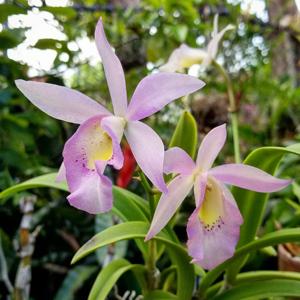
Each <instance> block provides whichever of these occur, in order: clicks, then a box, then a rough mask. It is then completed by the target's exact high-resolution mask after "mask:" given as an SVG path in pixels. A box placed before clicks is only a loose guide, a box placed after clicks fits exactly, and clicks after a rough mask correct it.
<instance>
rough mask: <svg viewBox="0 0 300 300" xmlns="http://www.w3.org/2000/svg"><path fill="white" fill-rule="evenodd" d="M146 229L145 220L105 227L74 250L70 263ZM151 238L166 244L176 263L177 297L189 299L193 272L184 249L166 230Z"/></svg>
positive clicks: (138, 235)
mask: <svg viewBox="0 0 300 300" xmlns="http://www.w3.org/2000/svg"><path fill="white" fill-rule="evenodd" d="M148 229H149V225H148V224H147V223H145V222H126V223H122V224H118V225H115V226H113V227H110V228H107V229H106V230H104V231H102V232H100V233H98V234H96V235H95V236H94V237H92V238H91V239H90V240H89V241H88V242H86V243H85V244H84V245H83V246H82V247H81V248H80V249H79V250H78V251H77V252H76V254H75V256H74V257H73V259H72V262H71V263H72V264H73V263H76V262H77V261H79V260H80V259H82V258H83V257H85V256H86V255H88V254H90V253H91V252H93V251H95V250H96V249H98V248H100V247H103V246H106V245H108V244H111V243H116V242H118V241H121V240H128V239H144V238H145V236H146V234H147V232H148ZM153 239H155V240H157V241H158V242H162V243H163V244H164V245H165V246H166V249H167V251H168V253H169V255H170V257H171V260H172V261H173V264H175V265H176V268H177V286H178V288H177V296H178V299H190V298H191V297H192V293H193V287H194V279H195V272H194V267H193V266H192V265H191V264H190V258H189V256H188V255H187V253H186V250H185V249H184V248H183V247H182V246H180V245H179V244H176V243H174V242H173V241H172V240H170V239H169V238H168V235H167V232H166V231H163V232H161V233H160V234H159V235H157V236H155V237H154V238H153Z"/></svg>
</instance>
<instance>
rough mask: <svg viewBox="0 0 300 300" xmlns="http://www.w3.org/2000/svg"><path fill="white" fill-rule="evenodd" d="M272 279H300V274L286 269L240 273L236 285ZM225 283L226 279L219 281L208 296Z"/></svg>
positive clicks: (209, 290)
mask: <svg viewBox="0 0 300 300" xmlns="http://www.w3.org/2000/svg"><path fill="white" fill-rule="evenodd" d="M270 279H292V280H298V281H300V274H299V273H297V272H285V271H253V272H245V273H241V274H238V276H237V278H236V282H235V285H239V284H242V283H249V282H253V281H261V280H270ZM224 284H225V281H221V282H218V283H217V284H215V285H213V286H212V287H211V288H209V289H208V291H207V298H208V299H211V298H212V297H213V296H214V295H216V294H217V293H218V291H219V290H220V289H221V288H222V286H223V285H224Z"/></svg>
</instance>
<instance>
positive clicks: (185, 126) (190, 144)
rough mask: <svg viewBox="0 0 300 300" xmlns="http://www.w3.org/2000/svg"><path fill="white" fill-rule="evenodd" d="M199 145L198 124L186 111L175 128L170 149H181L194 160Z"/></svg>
mask: <svg viewBox="0 0 300 300" xmlns="http://www.w3.org/2000/svg"><path fill="white" fill-rule="evenodd" d="M197 143H198V131H197V123H196V121H195V119H194V117H193V116H192V114H191V113H190V112H188V111H184V112H183V113H182V115H181V117H180V119H179V121H178V124H177V126H176V128H175V131H174V133H173V136H172V138H171V142H170V144H169V148H171V147H180V148H182V149H183V150H185V151H186V152H187V153H188V154H189V155H190V156H191V157H192V158H194V156H195V153H196V148H197Z"/></svg>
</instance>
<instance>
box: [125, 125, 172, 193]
mask: <svg viewBox="0 0 300 300" xmlns="http://www.w3.org/2000/svg"><path fill="white" fill-rule="evenodd" d="M125 136H126V138H127V141H128V144H129V146H130V148H131V151H132V153H133V156H134V158H135V160H136V162H137V164H138V165H139V166H140V168H141V169H142V171H143V172H144V173H145V175H146V176H147V177H148V178H149V179H150V181H151V182H152V183H153V184H154V185H155V186H156V187H157V188H158V189H159V190H160V191H162V192H166V191H167V187H166V184H165V181H164V178H163V162H164V145H163V142H162V140H161V139H160V137H159V136H158V135H157V133H156V132H155V131H153V129H152V128H150V127H149V126H148V125H146V124H143V123H142V122H139V121H131V122H128V124H127V128H126V129H125Z"/></svg>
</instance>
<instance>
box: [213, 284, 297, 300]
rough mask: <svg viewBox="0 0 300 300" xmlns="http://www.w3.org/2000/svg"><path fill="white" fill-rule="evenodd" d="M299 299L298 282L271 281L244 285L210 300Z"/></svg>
mask: <svg viewBox="0 0 300 300" xmlns="http://www.w3.org/2000/svg"><path fill="white" fill-rule="evenodd" d="M276 296H281V297H282V296H284V297H297V298H298V297H300V281H299V280H289V279H271V280H262V281H257V282H251V283H244V284H241V285H238V286H236V287H233V288H232V289H230V290H228V291H226V292H224V293H222V294H220V295H218V296H216V297H213V298H211V299H212V300H254V299H265V298H268V297H276Z"/></svg>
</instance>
